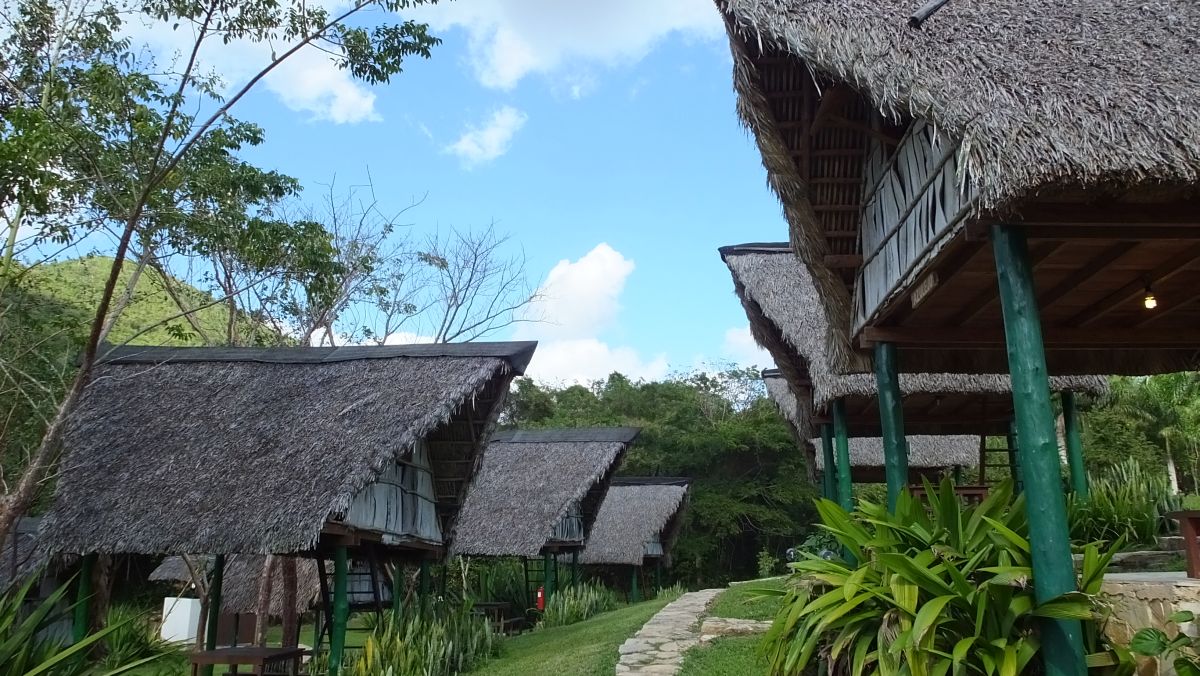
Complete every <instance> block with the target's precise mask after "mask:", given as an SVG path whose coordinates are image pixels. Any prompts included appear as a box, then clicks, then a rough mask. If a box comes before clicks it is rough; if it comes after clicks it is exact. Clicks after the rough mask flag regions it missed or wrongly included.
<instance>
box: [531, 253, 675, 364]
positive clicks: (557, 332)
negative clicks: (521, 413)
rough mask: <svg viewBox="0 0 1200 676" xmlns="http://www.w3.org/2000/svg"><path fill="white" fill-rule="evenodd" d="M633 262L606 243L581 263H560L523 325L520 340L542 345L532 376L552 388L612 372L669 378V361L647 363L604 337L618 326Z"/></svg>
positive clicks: (658, 357) (662, 358)
mask: <svg viewBox="0 0 1200 676" xmlns="http://www.w3.org/2000/svg"><path fill="white" fill-rule="evenodd" d="M635 267H636V266H635V265H634V262H633V261H632V260H629V259H628V258H626V257H625V256H623V255H622V254H621V252H619V251H617V250H616V249H614V248H612V247H611V246H609V245H608V244H606V243H601V244H598V245H596V246H595V247H594V248H593V249H592V250H591V251H589V252H587V253H586V254H584V255H583V256H581V257H580V258H578V259H577V260H574V261H572V260H566V259H564V260H561V261H559V262H558V263H557V264H556V265H555V266H554V267H553V268H552V269H551V270H550V273H549V274H548V275H546V281H545V282H543V283H542V285H541V287H540V288H539V292H540V293H541V295H542V298H541V299H540V300H539V301H538V302H537V303H536V305H535V306H534V307H532V308H530V311H529V316H530V317H537V318H539V319H540V320H541V321H540V322H539V323H535V324H522V325H521V327H520V328H519V329H518V330H517V331H516V335H515V336H514V337H515V338H517V339H519V340H537V341H538V349H537V352H535V353H534V355H533V361H532V362H531V363H530V365H529V369H528V373H529V376H530V377H532V378H535V379H537V380H540V381H545V382H552V383H563V382H566V383H587V382H589V381H592V380H596V379H599V378H604V377H605V376H607V375H609V374H610V373H612V372H613V371H620V372H621V373H623V374H625V375H627V376H629V377H631V378H635V379H636V378H646V379H655V378H662V377H664V376H666V375H667V373H668V364H667V358H666V355H663V354H657V355H654V356H653V357H643V356H642V355H641V354H640V353H639V352H638V350H636V349H635V348H633V347H629V346H626V345H616V346H614V345H610V344H609V343H607V342H605V341H604V340H603V339H602V338H601V337H600V336H601V334H603V333H604V332H605V331H606V330H608V329H611V328H614V327H616V326H618V325H619V323H620V322H619V320H620V312H621V294H622V293H623V292H624V290H625V281H626V279H628V277H629V275H630V274H632V273H633V271H634V268H635Z"/></svg>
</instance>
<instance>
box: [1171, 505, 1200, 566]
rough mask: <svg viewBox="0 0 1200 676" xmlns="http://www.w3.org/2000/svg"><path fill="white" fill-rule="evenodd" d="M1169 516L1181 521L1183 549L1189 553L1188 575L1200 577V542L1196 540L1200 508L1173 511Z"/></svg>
mask: <svg viewBox="0 0 1200 676" xmlns="http://www.w3.org/2000/svg"><path fill="white" fill-rule="evenodd" d="M1167 518H1169V519H1175V520H1176V521H1178V522H1179V534H1180V535H1182V536H1183V551H1184V553H1185V554H1187V574H1188V577H1196V578H1200V542H1197V541H1196V533H1197V532H1200V510H1195V509H1189V510H1184V511H1181V512H1171V513H1169V514H1167Z"/></svg>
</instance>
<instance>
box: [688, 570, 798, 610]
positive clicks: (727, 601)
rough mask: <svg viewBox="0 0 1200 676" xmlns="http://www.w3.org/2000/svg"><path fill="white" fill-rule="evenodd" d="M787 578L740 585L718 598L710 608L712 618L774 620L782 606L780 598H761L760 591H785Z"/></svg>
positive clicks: (722, 593)
mask: <svg viewBox="0 0 1200 676" xmlns="http://www.w3.org/2000/svg"><path fill="white" fill-rule="evenodd" d="M786 579H787V578H782V577H780V578H771V579H768V580H755V581H753V582H747V583H745V584H738V585H734V586H732V587H730V588H729V589H726V590H725V591H723V592H721V594H720V595H719V596H717V598H716V600H715V601H713V604H712V606H710V607H709V610H708V615H709V616H710V617H733V618H738V619H743V620H773V619H775V613H777V612H779V607H780V606H781V605H782V597H780V596H760V595H759V593H758V590H760V589H783V585H784V581H785V580H786Z"/></svg>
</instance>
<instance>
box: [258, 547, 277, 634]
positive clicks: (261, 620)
mask: <svg viewBox="0 0 1200 676" xmlns="http://www.w3.org/2000/svg"><path fill="white" fill-rule="evenodd" d="M274 568H275V557H274V556H272V555H270V554H267V558H266V559H265V560H264V561H263V567H262V574H261V575H259V577H258V608H257V613H256V615H255V618H254V642H255V643H256V644H258V645H260V646H265V645H266V644H267V619H268V618H269V617H270V616H271V580H272V578H273V577H275V576H274V575H273V573H274Z"/></svg>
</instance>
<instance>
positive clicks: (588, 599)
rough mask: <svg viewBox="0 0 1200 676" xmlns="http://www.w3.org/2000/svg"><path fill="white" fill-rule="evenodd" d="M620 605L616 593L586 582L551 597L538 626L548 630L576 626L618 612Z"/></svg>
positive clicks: (595, 583) (596, 583)
mask: <svg viewBox="0 0 1200 676" xmlns="http://www.w3.org/2000/svg"><path fill="white" fill-rule="evenodd" d="M620 605H621V602H620V600H618V599H617V593H616V592H614V591H613V590H611V589H609V588H608V587H605V586H604V585H602V584H600V583H598V582H586V583H583V584H579V585H575V586H571V587H567V588H565V589H562V590H560V591H559V592H558V593H556V594H554V595H553V596H551V597H550V601H549V602H547V603H546V611H545V612H544V613H542V621H541V622H540V623H538V626H539V627H541V628H543V629H548V628H550V627H561V626H564V625H568V624H575V623H576V622H582V621H583V620H586V619H588V618H589V617H593V616H595V615H599V614H600V613H604V612H608V611H610V610H616V609H617V608H618V607H619V606H620Z"/></svg>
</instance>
